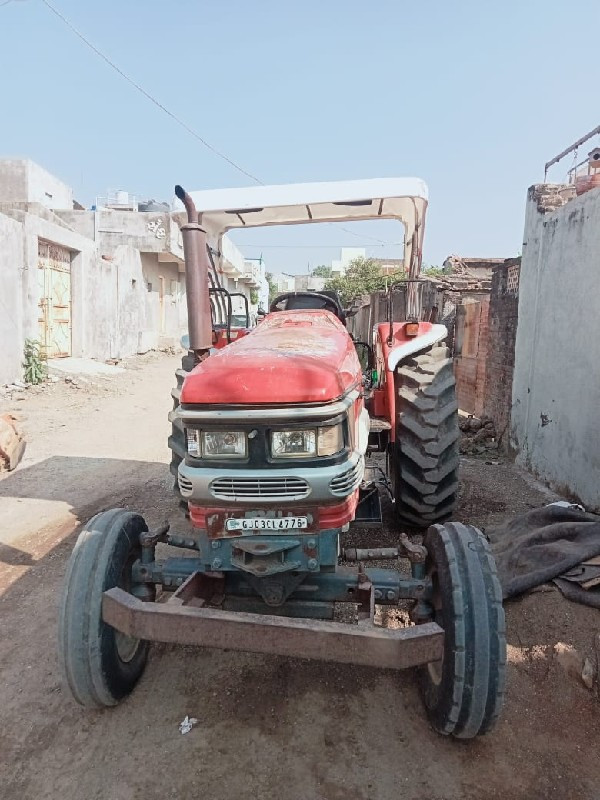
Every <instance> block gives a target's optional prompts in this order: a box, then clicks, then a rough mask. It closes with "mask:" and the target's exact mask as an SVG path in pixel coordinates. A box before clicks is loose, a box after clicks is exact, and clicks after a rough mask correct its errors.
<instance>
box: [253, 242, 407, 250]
mask: <svg viewBox="0 0 600 800" xmlns="http://www.w3.org/2000/svg"><path fill="white" fill-rule="evenodd" d="M401 244H402V242H385V243H383V244H368V245H365V247H388V246H398V245H401ZM240 246H243V248H244V249H246V248H247V247H257V248H259V249H261V250H299V249H308V250H322V249H331V250H342V249H343V248H344V247H347V245H345V244H249V243H248V242H244V244H243V245H240Z"/></svg>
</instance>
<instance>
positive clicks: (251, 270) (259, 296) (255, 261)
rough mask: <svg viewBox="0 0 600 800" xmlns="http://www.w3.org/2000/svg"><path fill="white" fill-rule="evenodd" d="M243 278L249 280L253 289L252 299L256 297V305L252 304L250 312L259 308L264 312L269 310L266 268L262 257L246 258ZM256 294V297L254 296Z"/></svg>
mask: <svg viewBox="0 0 600 800" xmlns="http://www.w3.org/2000/svg"><path fill="white" fill-rule="evenodd" d="M244 265H245V270H246V272H245V277H246V279H248V278H250V279H251V282H252V283H251V288H252V289H254V292H252V297H253V298H254V296H255V297H256V303H252V304H251V305H252V311H253V312H256V311H258V309H259V308H262V309H264V310H265V311H267V310H268V308H269V281H268V280H267V267H266V264H265V262H264V261H263V257H262V256H260V257H259V258H246V259H245V261H244ZM254 293H256V295H255V294H254Z"/></svg>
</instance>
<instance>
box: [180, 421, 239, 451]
mask: <svg viewBox="0 0 600 800" xmlns="http://www.w3.org/2000/svg"><path fill="white" fill-rule="evenodd" d="M186 433H187V450H188V453H189V454H190V455H191V456H195V457H196V458H200V456H202V458H245V457H246V453H247V448H246V434H245V433H242V432H241V431H218V432H209V431H199V430H196V429H195V428H188V429H187V431H186Z"/></svg>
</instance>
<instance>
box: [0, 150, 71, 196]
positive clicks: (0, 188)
mask: <svg viewBox="0 0 600 800" xmlns="http://www.w3.org/2000/svg"><path fill="white" fill-rule="evenodd" d="M0 201H5V202H13V201H14V202H29V203H41V204H42V205H44V206H46V208H52V209H55V208H56V209H58V208H64V209H69V208H73V190H72V189H71V187H70V186H67V184H66V183H63V181H61V180H60V179H59V178H56V177H55V176H54V175H51V174H50V173H49V172H47V171H46V170H45V169H44V168H43V167H40V166H39V164H36V163H35V162H34V161H29V160H28V159H17V158H14V159H12V158H5V159H0Z"/></svg>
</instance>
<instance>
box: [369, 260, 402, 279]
mask: <svg viewBox="0 0 600 800" xmlns="http://www.w3.org/2000/svg"><path fill="white" fill-rule="evenodd" d="M371 261H374V262H375V263H376V264H379V265H380V267H381V274H382V275H395V274H396V273H397V272H404V271H405V270H404V259H403V258H372V259H371Z"/></svg>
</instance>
